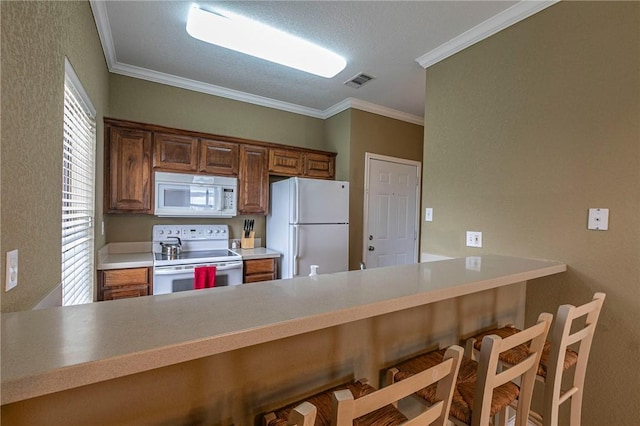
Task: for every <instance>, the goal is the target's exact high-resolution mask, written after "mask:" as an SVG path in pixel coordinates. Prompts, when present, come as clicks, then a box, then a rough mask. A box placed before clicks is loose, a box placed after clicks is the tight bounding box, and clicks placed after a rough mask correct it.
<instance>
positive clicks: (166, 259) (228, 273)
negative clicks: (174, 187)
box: [152, 225, 242, 294]
mask: <svg viewBox="0 0 640 426" xmlns="http://www.w3.org/2000/svg"><path fill="white" fill-rule="evenodd" d="M177 238H178V239H179V241H180V242H181V244H182V249H181V251H180V253H179V254H176V255H168V254H163V253H162V245H161V243H175V242H176V241H178V240H177ZM228 247H229V227H228V226H227V225H154V226H153V244H152V251H153V294H167V293H175V292H179V291H188V290H193V289H194V282H195V268H197V267H200V266H215V267H216V276H215V287H223V286H230V285H238V284H242V256H240V255H239V254H238V253H236V252H234V251H231V250H229V248H228Z"/></svg>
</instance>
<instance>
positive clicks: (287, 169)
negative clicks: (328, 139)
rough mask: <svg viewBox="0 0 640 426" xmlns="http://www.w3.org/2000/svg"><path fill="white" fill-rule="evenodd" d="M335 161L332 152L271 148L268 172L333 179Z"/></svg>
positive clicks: (280, 174) (279, 174)
mask: <svg viewBox="0 0 640 426" xmlns="http://www.w3.org/2000/svg"><path fill="white" fill-rule="evenodd" d="M335 161H336V160H335V155H334V154H322V153H315V152H304V151H297V150H293V149H277V148H271V149H270V150H269V173H271V174H273V175H278V176H299V177H309V178H316V179H335Z"/></svg>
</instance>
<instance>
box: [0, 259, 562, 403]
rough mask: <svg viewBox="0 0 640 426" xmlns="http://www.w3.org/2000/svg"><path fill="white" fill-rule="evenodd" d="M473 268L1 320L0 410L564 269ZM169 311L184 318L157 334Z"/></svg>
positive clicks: (436, 268)
mask: <svg viewBox="0 0 640 426" xmlns="http://www.w3.org/2000/svg"><path fill="white" fill-rule="evenodd" d="M468 266H469V263H467V262H466V260H465V258H458V259H451V260H443V261H436V262H430V263H422V264H415V265H403V266H395V267H388V268H378V269H368V270H364V271H350V272H343V273H337V274H327V275H319V276H318V277H314V278H311V277H301V278H294V279H290V280H276V281H266V282H263V283H261V285H260V286H234V287H232V288H221V289H210V290H204V291H203V290H201V291H199V292H184V293H182V294H180V293H176V294H172V295H165V296H154V297H150V298H137V299H126V300H119V301H111V302H109V303H100V304H92V305H80V306H74V307H66V308H50V309H43V310H39V311H26V312H17V313H8V314H2V340H3V342H2V385H1V386H2V404H3V405H4V404H9V403H12V402H17V401H21V400H24V399H28V398H33V397H37V396H40V395H46V394H49V393H53V392H58V391H62V390H67V389H71V388H75V387H79V386H84V385H89V384H92V383H98V382H101V381H105V380H110V379H114V378H117V377H122V376H126V375H130V374H136V373H140V372H143V371H148V370H151V369H155V368H161V367H166V366H169V365H173V364H177V363H180V362H185V361H189V360H193V359H198V358H202V357H206V356H210V355H215V354H219V353H222V352H228V351H232V350H235V349H239V348H243V347H248V346H252V345H256V344H260V343H265V342H269V341H273V340H277V339H281V338H285V337H290V336H294V335H298V334H303V333H307V332H311V331H315V330H319V329H322V328H328V327H332V326H336V325H340V324H345V323H348V322H353V321H357V320H361V319H364V318H369V317H373V316H377V315H383V314H387V313H391V312H396V311H400V310H403V309H409V308H413V307H416V306H421V305H425V304H429V303H434V302H438V301H441V300H445V299H450V298H455V297H459V296H463V295H467V294H472V293H476V292H480V291H484V290H488V289H492V288H496V287H501V286H506V285H510V284H515V283H518V282H524V281H529V280H532V279H536V278H541V277H544V276H549V275H553V274H558V273H561V272H564V271H566V265H564V264H562V263H559V262H553V261H546V260H534V259H524V258H516V257H507V256H496V255H486V256H479V257H474V263H473V268H475V269H474V270H470V269H468ZM400 277H403V278H404V279H399V278H400ZM218 290H220V291H218ZM365 290H366V291H365ZM329 296H330V297H329ZM285 308H286V309H285ZM185 312H188V314H186V315H185V314H184V313H185ZM166 315H169V316H172V317H173V316H175V317H176V318H178V317H180V319H177V320H176V321H175V322H173V323H172V324H171V327H170V328H167V329H164V330H160V329H159V327H167V322H166V321H160V320H158V319H162V318H165V319H166V317H165V316H166ZM154 318H155V319H156V321H154ZM143 319H146V320H147V321H143ZM141 322H144V323H145V325H144V326H140V328H139V329H136V328H133V329H130V330H127V329H126V327H122V325H123V324H127V323H129V324H131V323H135V324H139V323H141ZM193 324H206V325H205V326H202V327H193ZM45 328H46V329H45ZM83 345H84V346H83ZM69 347H73V348H76V350H75V352H74V353H70V351H69Z"/></svg>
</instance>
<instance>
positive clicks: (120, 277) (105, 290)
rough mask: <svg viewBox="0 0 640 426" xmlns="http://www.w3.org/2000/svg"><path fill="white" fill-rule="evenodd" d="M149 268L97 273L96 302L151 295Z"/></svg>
mask: <svg viewBox="0 0 640 426" xmlns="http://www.w3.org/2000/svg"><path fill="white" fill-rule="evenodd" d="M152 281H153V272H152V269H151V268H130V269H109V270H106V271H98V300H99V301H102V300H116V299H126V298H129V297H140V296H148V295H150V294H153V283H152Z"/></svg>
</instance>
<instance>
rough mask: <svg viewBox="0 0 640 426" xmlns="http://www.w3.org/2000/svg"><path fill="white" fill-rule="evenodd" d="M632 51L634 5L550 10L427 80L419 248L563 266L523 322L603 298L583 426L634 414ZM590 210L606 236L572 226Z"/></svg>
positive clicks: (636, 69) (637, 161) (639, 111)
mask: <svg viewBox="0 0 640 426" xmlns="http://www.w3.org/2000/svg"><path fill="white" fill-rule="evenodd" d="M638 52H640V3H638V2H628V3H626V2H625V3H610V2H562V3H559V4H557V5H554V6H552V7H550V8H549V9H546V10H545V11H543V12H541V13H539V14H537V15H535V16H533V17H531V18H529V19H527V20H525V21H523V22H521V23H519V24H517V25H515V26H513V27H510V28H508V29H506V30H504V31H502V32H500V33H498V34H496V35H495V36H493V37H491V38H489V39H487V40H485V41H483V42H481V43H479V44H477V45H474V46H472V47H470V48H468V49H466V50H464V51H462V52H460V53H458V54H456V55H454V56H453V57H451V58H449V59H447V60H445V61H443V62H441V63H439V64H437V65H435V66H433V67H431V68H429V69H428V70H427V96H426V113H425V142H424V164H423V171H424V172H423V186H422V188H423V208H424V207H433V209H434V221H433V222H422V223H423V227H422V228H423V229H422V235H421V242H422V250H423V251H427V252H433V253H440V254H445V255H451V256H459V255H471V254H475V253H501V254H513V255H517V256H528V257H534V258H550V259H554V260H559V261H562V262H565V263H567V265H568V266H569V270H568V271H567V273H565V274H563V276H562V277H558V278H553V279H544V280H539V281H538V282H536V283H535V285H530V286H529V288H528V294H527V319H528V323H532V322H533V321H534V319H535V318H536V317H537V315H538V313H539V312H541V311H549V312H553V313H555V312H556V309H557V306H558V305H560V304H563V303H572V304H580V303H583V302H586V301H587V300H589V299H590V298H591V296H592V295H593V293H594V292H595V291H604V292H605V293H607V299H606V301H605V303H604V310H603V313H602V315H601V322H600V324H599V327H598V329H597V332H596V336H595V339H594V347H593V349H592V352H591V364H590V368H589V370H588V372H587V383H586V393H585V398H584V399H585V404H584V408H583V413H584V415H583V417H582V424H583V425H585V426H588V425H594V426H595V425H597V426H601V425H614V424H631V423H633V422H634V421H635V420H630V419H637V418H639V417H640V399H638V394H637V391H636V390H637V388H638V384H639V383H640V376H639V373H638V369H637V368H636V367H635V365H636V363H637V361H638V354H639V353H640V215H639V214H638V212H639V211H640V189H639V188H640V185H639V184H640V56H639V55H638ZM591 207H605V208H609V209H610V223H609V225H610V228H609V231H606V232H602V231H600V232H597V231H589V230H587V229H586V221H587V210H588V209H589V208H591ZM466 230H477V231H482V232H483V244H484V246H483V248H482V249H470V248H466V247H465V246H464V233H465V231H466ZM602 407H608V409H606V410H603V409H602ZM630 422H631V423H630Z"/></svg>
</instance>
